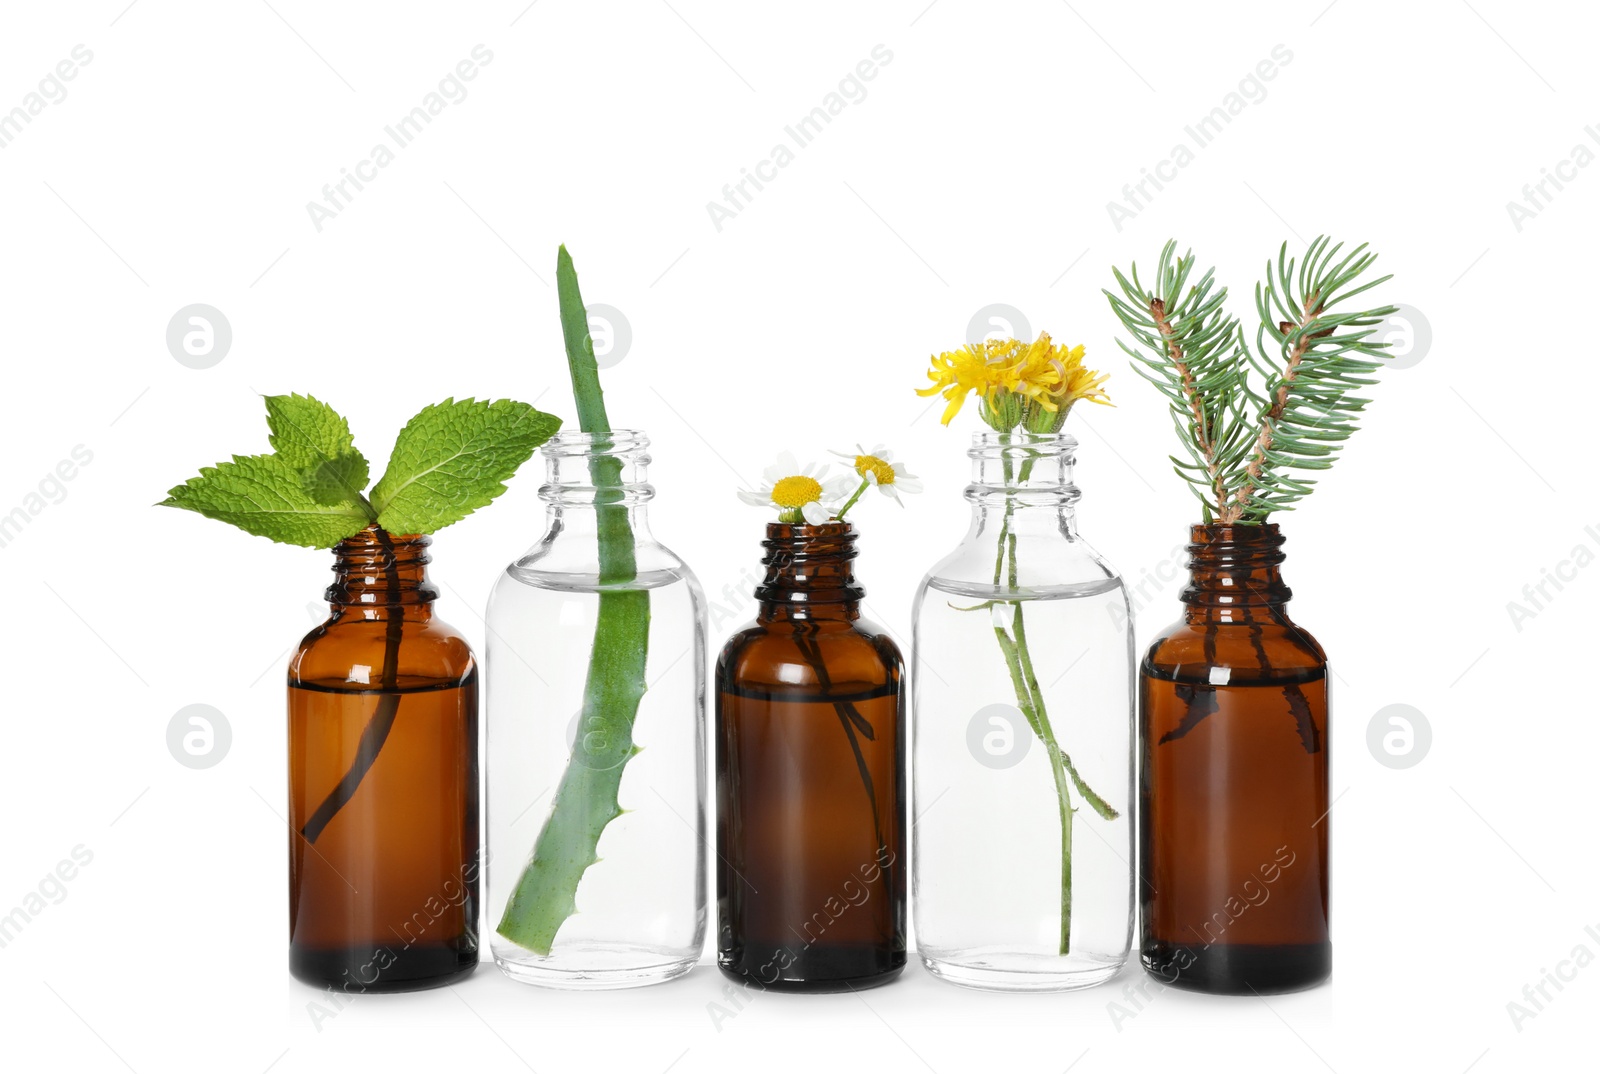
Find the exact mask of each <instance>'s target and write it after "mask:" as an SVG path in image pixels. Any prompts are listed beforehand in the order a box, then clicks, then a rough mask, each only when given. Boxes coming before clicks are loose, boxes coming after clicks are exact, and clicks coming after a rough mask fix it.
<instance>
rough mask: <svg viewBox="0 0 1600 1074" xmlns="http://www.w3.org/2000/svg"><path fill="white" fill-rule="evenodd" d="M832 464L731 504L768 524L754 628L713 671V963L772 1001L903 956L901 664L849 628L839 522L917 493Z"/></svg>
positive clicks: (768, 481) (888, 968) (888, 458)
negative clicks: (869, 496) (870, 496)
mask: <svg viewBox="0 0 1600 1074" xmlns="http://www.w3.org/2000/svg"><path fill="white" fill-rule="evenodd" d="M845 458H846V460H847V462H846V464H845V465H846V466H848V467H849V468H850V469H851V470H853V471H854V473H853V476H849V477H846V476H843V475H841V476H838V477H834V478H829V477H827V475H826V472H825V469H824V468H823V467H820V466H810V467H806V468H801V467H799V466H797V465H796V463H795V461H794V459H793V457H792V456H788V455H785V456H783V457H781V458H780V459H779V461H778V463H777V464H776V465H775V466H774V467H772V468H769V470H768V471H767V474H766V478H765V481H764V483H763V486H762V487H761V488H760V489H759V490H755V491H746V492H741V493H740V496H741V498H742V499H744V500H745V501H746V502H748V503H752V504H756V505H770V506H772V507H774V508H775V509H776V510H777V511H778V513H779V520H778V521H777V522H774V523H770V524H769V525H768V526H767V537H766V540H765V541H764V542H763V545H764V547H765V548H766V553H767V554H766V557H765V560H764V565H765V568H766V570H765V577H764V580H763V581H762V583H761V585H760V586H759V587H758V588H757V590H756V599H757V600H758V601H759V602H760V604H759V608H758V612H757V615H756V620H755V622H754V623H752V624H750V625H749V626H747V627H745V628H744V629H742V630H740V631H738V632H736V633H735V634H734V635H733V637H731V638H729V639H728V642H727V643H726V644H725V645H724V646H723V648H722V653H721V656H720V657H719V659H718V661H717V670H716V680H715V681H716V725H715V737H716V746H717V752H716V765H717V780H716V783H717V849H718V862H717V908H718V918H719V930H718V942H717V963H718V965H719V966H720V967H721V969H722V971H723V973H725V974H727V975H728V976H729V977H732V978H733V979H734V980H736V981H739V982H741V983H744V984H748V985H752V986H755V987H759V988H765V989H772V990H774V991H783V992H836V991H843V990H846V989H859V988H868V987H873V986H876V985H881V984H884V983H887V982H888V981H890V980H893V979H894V977H896V976H897V975H898V974H899V973H900V971H901V970H902V969H903V968H904V966H905V961H906V941H905V910H906V875H905V831H906V819H905V793H906V778H905V764H904V759H905V727H904V719H905V703H904V693H903V686H904V679H905V669H904V665H903V661H902V660H901V656H900V652H899V650H898V649H897V648H896V646H895V644H894V642H893V641H892V640H891V639H890V638H889V636H888V635H887V634H886V633H885V632H884V631H883V630H882V629H881V628H880V627H877V626H875V625H873V624H872V623H870V622H868V621H867V620H866V619H864V618H862V615H861V599H862V597H863V595H864V593H865V591H864V590H863V589H862V587H861V586H860V585H859V584H858V583H857V581H856V577H855V569H854V563H855V559H856V555H857V549H856V538H857V533H856V528H855V526H854V525H853V524H852V523H850V522H848V521H846V520H845V516H846V515H847V514H848V512H849V511H850V509H851V507H852V506H854V505H855V504H856V503H857V502H858V501H859V500H860V499H861V497H862V496H863V495H865V494H866V492H867V491H868V490H869V489H871V488H873V487H876V488H878V489H879V490H880V491H881V492H883V493H884V494H885V495H887V496H891V497H894V498H896V499H898V498H899V496H900V495H901V494H902V493H906V492H912V491H916V490H917V489H918V488H920V484H919V482H918V481H917V479H916V478H915V477H914V476H913V475H911V474H910V473H909V472H908V471H907V470H906V468H905V466H904V464H902V463H897V462H895V461H894V459H893V456H892V455H891V454H890V453H889V452H888V451H887V450H886V449H883V448H875V449H873V451H872V452H866V451H864V450H862V449H860V448H858V449H857V452H856V453H854V454H851V453H845ZM852 490H853V491H852Z"/></svg>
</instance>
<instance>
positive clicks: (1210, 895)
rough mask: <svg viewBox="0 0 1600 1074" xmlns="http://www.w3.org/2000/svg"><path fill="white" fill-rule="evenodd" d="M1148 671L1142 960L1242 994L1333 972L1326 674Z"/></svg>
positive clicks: (1199, 984) (1158, 970) (1190, 984)
mask: <svg viewBox="0 0 1600 1074" xmlns="http://www.w3.org/2000/svg"><path fill="white" fill-rule="evenodd" d="M1145 672H1146V673H1145V674H1143V675H1141V676H1140V680H1141V689H1142V690H1143V691H1144V697H1143V703H1142V704H1141V706H1140V712H1141V713H1142V714H1143V720H1144V727H1143V729H1142V730H1143V733H1142V735H1141V742H1142V748H1143V750H1144V758H1143V762H1144V763H1143V765H1142V770H1141V776H1140V807H1141V808H1140V811H1139V813H1140V826H1141V828H1142V832H1141V839H1140V843H1139V845H1140V849H1141V862H1140V871H1141V874H1142V880H1141V883H1140V899H1141V904H1142V909H1143V914H1144V945H1143V952H1142V954H1143V958H1144V963H1145V966H1146V968H1147V969H1148V970H1149V971H1150V972H1151V973H1152V974H1154V975H1156V976H1158V977H1159V978H1161V979H1162V980H1163V981H1165V982H1167V983H1168V984H1171V985H1173V986H1176V987H1179V988H1190V989H1195V990H1199V991H1205V992H1219V993H1242V994H1246V995H1248V994H1250V993H1251V992H1261V993H1266V992H1283V991H1290V990H1293V989H1297V988H1305V987H1309V986H1311V985H1314V984H1317V983H1318V982H1320V981H1322V980H1324V979H1326V978H1327V976H1328V975H1329V973H1330V971H1331V967H1332V961H1333V949H1332V945H1331V943H1330V942H1329V928H1328V871H1327V866H1328V821H1327V817H1326V813H1327V810H1328V753H1327V748H1326V739H1327V727H1328V724H1327V716H1328V705H1327V681H1326V677H1325V675H1324V673H1322V672H1321V671H1316V672H1303V673H1299V674H1297V675H1294V676H1284V677H1280V678H1273V679H1270V680H1263V681H1261V682H1259V683H1257V682H1252V683H1247V684H1238V683H1232V684H1228V685H1212V684H1210V683H1189V682H1173V681H1171V680H1170V679H1160V678H1152V677H1151V675H1150V669H1149V667H1148V665H1147V666H1146V668H1145ZM1164 738H1165V739H1166V741H1162V740H1163V739H1164ZM1308 741H1309V742H1312V743H1314V744H1315V745H1316V750H1315V752H1311V751H1309V750H1308V748H1307V743H1308Z"/></svg>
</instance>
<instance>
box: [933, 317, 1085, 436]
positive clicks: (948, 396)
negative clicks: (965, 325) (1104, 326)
mask: <svg viewBox="0 0 1600 1074" xmlns="http://www.w3.org/2000/svg"><path fill="white" fill-rule="evenodd" d="M1083 355H1084V348H1083V346H1082V345H1081V344H1080V345H1078V346H1076V347H1066V346H1057V345H1056V344H1054V343H1052V342H1051V339H1050V334H1049V333H1048V332H1041V333H1039V338H1038V339H1036V340H1034V341H1033V342H1032V343H1022V342H1021V341H1019V340H1015V339H990V340H984V341H983V342H982V343H978V344H969V345H968V346H966V347H963V348H962V349H961V350H958V351H949V352H946V353H944V354H939V355H936V356H935V357H934V358H933V359H932V363H931V368H930V369H929V371H928V379H929V380H930V381H932V382H933V383H932V385H931V386H930V387H927V388H922V389H919V390H918V391H917V394H918V395H921V396H931V395H939V394H942V395H943V396H944V398H945V400H946V401H947V402H948V404H949V405H948V406H946V407H945V411H944V417H943V419H941V420H942V421H943V423H944V424H946V425H949V424H950V421H951V419H953V418H954V417H955V416H956V415H957V414H958V413H960V412H961V408H962V406H964V405H965V404H966V401H967V397H968V396H969V395H970V394H971V393H973V392H977V393H978V398H979V399H980V400H981V401H982V404H983V410H984V420H985V421H987V422H988V423H989V424H990V425H991V426H993V427H995V428H996V429H999V430H1000V431H1001V432H1009V431H1010V430H1012V429H1014V428H1016V427H1017V426H1018V425H1019V424H1026V426H1027V428H1028V429H1029V431H1032V432H1044V431H1054V430H1055V429H1059V428H1060V425H1061V422H1062V421H1063V420H1064V419H1065V415H1066V411H1067V410H1069V409H1070V408H1071V407H1072V404H1073V403H1075V402H1077V401H1078V400H1080V399H1087V400H1089V401H1090V402H1093V403H1105V404H1109V403H1110V400H1109V399H1108V398H1106V394H1105V392H1104V391H1103V390H1102V389H1101V385H1102V384H1104V383H1105V381H1106V374H1104V373H1096V372H1094V371H1093V370H1091V369H1088V368H1086V367H1085V366H1084V364H1083Z"/></svg>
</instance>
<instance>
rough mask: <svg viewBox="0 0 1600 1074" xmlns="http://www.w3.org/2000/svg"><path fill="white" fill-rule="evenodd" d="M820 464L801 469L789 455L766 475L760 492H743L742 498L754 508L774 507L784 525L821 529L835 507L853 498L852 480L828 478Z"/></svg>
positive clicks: (785, 455)
mask: <svg viewBox="0 0 1600 1074" xmlns="http://www.w3.org/2000/svg"><path fill="white" fill-rule="evenodd" d="M826 470H827V468H826V467H825V466H823V465H821V464H819V463H813V464H810V465H808V466H805V467H803V468H802V467H801V466H800V463H799V462H798V461H797V460H796V459H795V457H794V456H793V455H792V454H790V453H789V452H787V451H786V452H784V453H783V454H782V455H779V456H778V461H777V462H775V463H774V464H773V465H771V466H769V467H767V469H766V471H765V472H764V473H763V474H762V483H761V487H760V488H759V489H756V490H753V491H745V490H743V489H741V490H739V499H741V500H743V501H744V502H745V503H748V504H750V505H751V506H754V507H773V508H776V509H777V511H778V520H779V521H780V522H791V523H801V522H803V523H805V524H807V525H811V526H820V525H821V524H822V523H824V522H826V521H828V519H829V518H831V517H832V515H833V505H835V504H837V503H838V502H839V501H840V500H842V499H844V498H845V496H847V495H849V492H850V486H849V482H848V480H844V479H839V478H828V477H825V474H826Z"/></svg>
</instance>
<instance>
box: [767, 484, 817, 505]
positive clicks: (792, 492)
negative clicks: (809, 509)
mask: <svg viewBox="0 0 1600 1074" xmlns="http://www.w3.org/2000/svg"><path fill="white" fill-rule="evenodd" d="M820 499H822V482H820V481H818V480H817V479H816V478H814V477H786V478H784V479H783V480H781V481H779V482H778V483H777V484H775V485H773V486H772V502H773V503H775V504H777V505H778V506H779V507H786V508H789V509H791V510H792V509H794V508H796V507H804V506H805V505H806V504H808V503H816V502H817V501H818V500H820Z"/></svg>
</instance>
